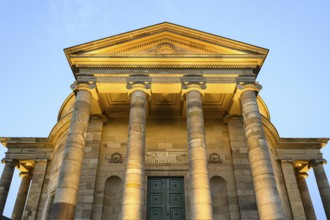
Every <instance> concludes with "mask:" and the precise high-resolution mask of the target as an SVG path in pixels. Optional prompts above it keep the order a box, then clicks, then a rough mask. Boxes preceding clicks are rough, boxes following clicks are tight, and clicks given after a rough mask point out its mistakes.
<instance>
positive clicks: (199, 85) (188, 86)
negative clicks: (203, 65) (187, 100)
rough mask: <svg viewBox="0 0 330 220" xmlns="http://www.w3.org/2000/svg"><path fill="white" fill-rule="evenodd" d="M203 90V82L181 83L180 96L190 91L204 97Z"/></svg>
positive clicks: (204, 87) (204, 85)
mask: <svg viewBox="0 0 330 220" xmlns="http://www.w3.org/2000/svg"><path fill="white" fill-rule="evenodd" d="M205 89H206V83H205V82H182V92H181V95H182V96H184V95H185V94H187V93H188V92H190V91H198V92H199V93H200V94H201V95H204V90H205Z"/></svg>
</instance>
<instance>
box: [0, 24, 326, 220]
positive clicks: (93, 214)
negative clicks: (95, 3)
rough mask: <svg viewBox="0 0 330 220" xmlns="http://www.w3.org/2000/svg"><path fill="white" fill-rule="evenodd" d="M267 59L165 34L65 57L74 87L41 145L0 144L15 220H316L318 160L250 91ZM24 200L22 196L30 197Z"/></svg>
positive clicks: (242, 47) (320, 180) (318, 142)
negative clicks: (13, 190)
mask: <svg viewBox="0 0 330 220" xmlns="http://www.w3.org/2000/svg"><path fill="white" fill-rule="evenodd" d="M267 53H268V50H267V49H264V48H261V47H257V46H253V45H250V44H246V43H242V42H238V41H235V40H231V39H227V38H224V37H219V36H216V35H212V34H209V33H205V32H201V31H197V30H194V29H190V28H186V27H182V26H179V25H175V24H171V23H161V24H157V25H154V26H150V27H146V28H142V29H139V30H134V31H131V32H127V33H123V34H119V35H116V36H112V37H108V38H104V39H101V40H96V41H93V42H89V43H85V44H81V45H78V46H74V47H70V48H67V49H65V55H66V57H67V59H68V62H69V64H70V66H71V69H72V72H73V74H74V77H75V80H76V81H75V83H74V84H72V85H71V88H72V89H73V92H72V94H70V95H69V96H68V98H67V99H66V100H65V101H64V103H63V105H62V107H61V109H60V111H59V114H58V122H57V124H56V125H55V126H54V128H53V129H52V131H51V132H50V134H49V137H46V138H11V137H3V138H1V139H0V140H1V142H2V144H3V145H4V146H6V147H7V148H8V152H7V154H6V157H5V158H4V159H3V160H2V162H3V163H5V168H4V171H3V174H2V176H1V181H0V190H1V191H0V211H1V213H2V212H3V209H4V206H5V203H6V199H7V194H8V189H9V186H10V184H11V179H12V175H13V171H14V169H15V168H17V169H19V170H20V172H21V173H20V176H21V180H22V182H21V185H20V188H19V192H18V196H17V199H16V203H15V207H14V211H13V214H12V219H21V218H22V219H95V220H98V219H112V220H114V219H126V220H133V219H134V220H138V219H148V220H161V219H171V220H184V219H187V220H188V219H194V220H195V219H198V220H206V219H232V220H233V219H316V217H315V212H314V208H313V204H312V202H311V199H310V195H309V192H308V188H307V185H306V181H305V178H306V177H307V174H306V172H307V171H308V170H309V169H314V172H315V176H316V179H317V184H318V187H319V192H320V195H321V198H322V201H323V206H324V209H325V212H326V213H327V215H328V218H329V219H330V189H329V183H328V180H327V177H326V174H325V171H324V167H323V163H324V162H325V160H324V158H323V157H322V154H321V152H320V149H321V148H322V147H323V146H325V145H326V143H327V142H328V140H329V139H328V138H281V137H280V136H279V135H278V133H277V131H276V128H275V127H274V125H273V124H272V123H271V122H270V114H269V112H268V109H267V106H266V104H265V103H264V101H263V100H262V98H261V97H260V96H258V91H259V90H260V89H261V85H260V84H258V83H257V82H256V78H257V76H258V73H259V71H260V69H261V67H262V65H263V62H264V61H265V59H266V56H267ZM27 195H28V196H27Z"/></svg>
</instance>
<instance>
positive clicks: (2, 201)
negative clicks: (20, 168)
mask: <svg viewBox="0 0 330 220" xmlns="http://www.w3.org/2000/svg"><path fill="white" fill-rule="evenodd" d="M1 162H2V163H4V164H5V167H4V169H3V171H2V175H1V180H0V214H1V215H3V211H4V209H5V205H6V201H7V196H8V192H9V188H10V185H11V180H12V178H13V174H14V170H15V167H16V166H17V165H18V164H19V163H18V161H17V160H12V159H2V161H1Z"/></svg>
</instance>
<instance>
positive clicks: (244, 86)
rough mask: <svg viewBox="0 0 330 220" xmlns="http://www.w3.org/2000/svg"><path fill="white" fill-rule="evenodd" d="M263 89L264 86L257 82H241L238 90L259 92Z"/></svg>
mask: <svg viewBox="0 0 330 220" xmlns="http://www.w3.org/2000/svg"><path fill="white" fill-rule="evenodd" d="M261 89H262V86H261V85H260V84H259V83H257V82H255V83H240V84H238V85H237V90H238V91H239V92H241V93H242V92H245V91H256V92H259V91H260V90H261Z"/></svg>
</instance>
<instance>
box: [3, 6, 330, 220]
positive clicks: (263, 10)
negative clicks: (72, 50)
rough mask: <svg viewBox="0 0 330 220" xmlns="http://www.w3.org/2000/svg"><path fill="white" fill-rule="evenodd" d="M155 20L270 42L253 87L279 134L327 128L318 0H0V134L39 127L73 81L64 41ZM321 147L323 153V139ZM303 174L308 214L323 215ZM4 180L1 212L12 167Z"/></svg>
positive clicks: (327, 47) (327, 20)
mask: <svg viewBox="0 0 330 220" xmlns="http://www.w3.org/2000/svg"><path fill="white" fill-rule="evenodd" d="M164 21H168V22H172V23H176V24H179V25H182V26H186V27H191V28H194V29H197V30H201V31H205V32H209V33H212V34H216V35H220V36H223V37H227V38H231V39H234V40H238V41H242V42H246V43H249V44H253V45H257V46H260V47H265V48H267V49H270V53H269V55H268V57H267V59H266V62H265V64H264V66H263V68H262V70H261V72H260V73H259V77H258V81H259V82H260V83H261V84H262V85H263V90H262V91H261V92H260V93H259V94H260V95H261V96H262V98H263V99H264V100H265V102H266V104H267V105H268V108H269V110H270V113H271V119H272V122H273V124H274V125H275V126H276V128H277V130H278V132H279V134H280V135H281V137H330V115H329V109H330V103H329V102H330V101H329V100H330V99H329V81H330V73H329V67H327V65H328V64H329V62H330V56H329V51H330V44H329V39H330V2H329V1H327V0H323V1H317V0H316V1H297V0H292V1H281V0H278V1H264V0H263V1H246V0H241V1H239V0H237V1H221V0H217V1H210V0H203V1H196V0H190V1H187V0H180V1H179V0H178V1H173V0H158V1H146V0H140V1H129V0H126V1H121V0H104V1H102V0H85V1H83V0H69V1H68V0H43V1H25V0H16V1H15V0H2V1H1V4H0V40H1V52H0V62H1V65H0V68H1V69H0V74H1V75H0V76H1V104H0V136H2V137H47V136H48V135H49V132H50V131H51V129H52V127H53V126H54V125H55V123H56V119H57V114H58V110H59V109H60V107H61V104H62V102H63V101H64V99H65V98H66V97H67V96H68V95H69V94H70V92H71V90H70V88H69V86H70V84H71V83H72V82H73V81H74V77H73V74H72V72H71V70H70V68H69V65H68V62H67V61H66V58H65V55H64V53H63V49H64V48H66V47H70V46H74V45H77V44H81V43H85V42H89V41H92V40H96V39H100V38H104V37H108V36H111V35H115V34H119V33H123V32H127V31H131V30H134V29H138V28H142V27H145V26H150V25H153V24H157V23H160V22H164ZM5 150H6V148H4V147H2V146H1V147H0V157H1V158H3V157H4V152H5ZM323 153H324V157H325V158H326V159H329V157H330V144H329V146H326V147H325V149H324V150H323ZM325 168H326V171H327V173H328V176H329V177H330V174H329V172H330V165H326V166H325ZM2 169H3V166H2V165H1V167H0V171H1V173H2ZM309 174H310V177H309V178H308V184H309V188H310V191H311V195H312V197H313V201H314V207H315V209H316V212H317V216H318V219H326V218H325V216H324V213H323V211H322V208H321V207H322V204H321V202H320V198H319V195H318V191H317V190H316V188H317V187H316V183H315V179H314V176H313V174H312V172H309ZM13 182H14V185H13V187H12V190H11V191H12V194H10V195H9V199H8V203H7V204H8V205H7V206H6V210H5V215H7V216H10V215H11V209H12V204H13V203H14V200H15V197H16V195H15V193H16V192H17V188H18V185H19V182H20V180H19V178H18V174H17V173H16V174H15V178H14V179H13ZM15 190H16V192H15Z"/></svg>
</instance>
